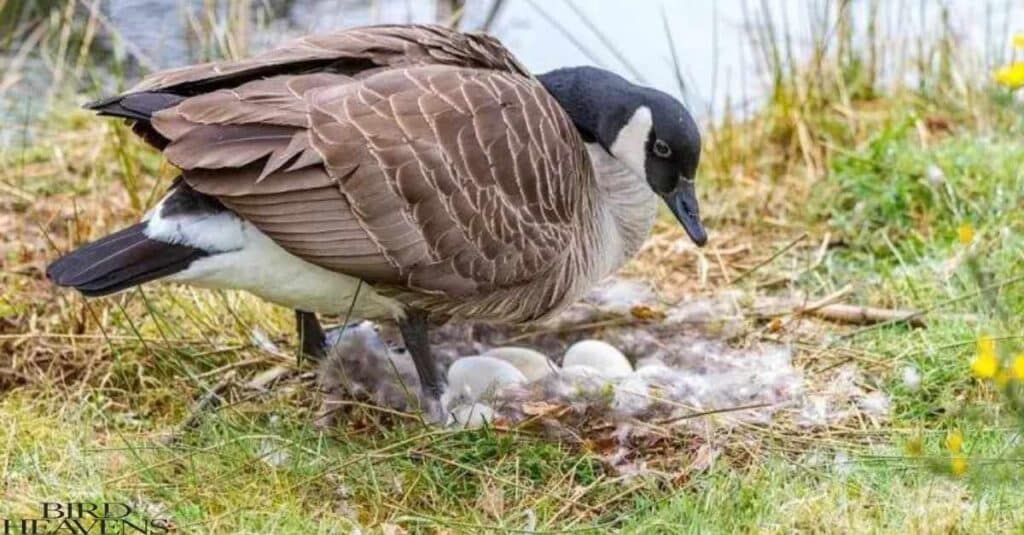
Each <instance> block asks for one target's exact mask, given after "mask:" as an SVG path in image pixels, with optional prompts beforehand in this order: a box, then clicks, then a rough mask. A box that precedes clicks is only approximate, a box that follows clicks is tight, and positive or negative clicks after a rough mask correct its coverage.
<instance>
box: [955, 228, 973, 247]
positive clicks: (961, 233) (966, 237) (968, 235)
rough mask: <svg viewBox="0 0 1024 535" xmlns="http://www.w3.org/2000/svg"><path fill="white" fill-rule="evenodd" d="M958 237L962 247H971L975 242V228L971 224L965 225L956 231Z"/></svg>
mask: <svg viewBox="0 0 1024 535" xmlns="http://www.w3.org/2000/svg"><path fill="white" fill-rule="evenodd" d="M956 235H957V238H959V239H960V245H970V244H971V242H972V241H974V227H973V226H971V224H970V223H964V224H962V225H960V227H959V228H957V229H956Z"/></svg>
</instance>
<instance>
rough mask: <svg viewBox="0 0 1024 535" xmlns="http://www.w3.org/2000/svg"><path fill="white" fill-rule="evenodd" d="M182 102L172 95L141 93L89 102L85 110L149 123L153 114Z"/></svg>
mask: <svg viewBox="0 0 1024 535" xmlns="http://www.w3.org/2000/svg"><path fill="white" fill-rule="evenodd" d="M183 100H185V97H183V96H180V95H175V94H173V93H161V92H159V91H143V92H141V93H128V94H127V95H118V96H116V97H110V98H105V99H102V100H97V101H94V102H90V103H88V104H86V105H85V108H86V109H90V110H95V111H97V112H99V114H100V115H109V116H111V117H124V118H125V119H133V120H136V121H149V120H150V119H151V118H152V117H153V114H154V113H156V112H158V111H160V110H165V109H167V108H170V107H173V106H177V105H178V104H179V103H180V102H181V101H183Z"/></svg>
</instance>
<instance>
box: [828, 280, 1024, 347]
mask: <svg viewBox="0 0 1024 535" xmlns="http://www.w3.org/2000/svg"><path fill="white" fill-rule="evenodd" d="M1021 281H1024V275H1018V276H1016V277H1013V278H1010V279H1007V280H1004V281H1002V282H996V283H993V284H989V285H988V286H985V287H983V288H981V289H979V290H976V291H973V292H969V293H966V294H963V295H959V296H957V297H954V298H952V299H947V300H945V301H940V302H938V303H935V304H934V305H932V306H929V307H927V308H923V309H921V310H918V311H917V312H915V313H913V314H912V315H910V316H905V317H902V318H893V319H890V320H887V321H883V322H882V323H876V324H875V325H871V326H868V327H864V328H862V329H857V330H856V331H853V332H850V333H846V334H844V335H842V336H840V337H838V338H836V340H837V341H838V340H845V339H848V338H853V337H854V336H858V335H860V334H863V333H866V332H869V331H872V330H874V329H878V328H881V327H888V326H889V325H893V324H895V323H901V322H904V321H910V320H913V319H915V318H918V317H921V316H924V315H925V314H927V313H929V312H932V311H934V310H938V309H940V308H942V307H945V306H948V305H952V304H954V303H959V302H960V301H966V300H968V299H970V298H972V297H977V296H979V295H981V294H983V293H985V292H988V291H991V290H996V289H999V288H1005V287H1006V286H1012V285H1014V284H1017V283H1019V282H1021Z"/></svg>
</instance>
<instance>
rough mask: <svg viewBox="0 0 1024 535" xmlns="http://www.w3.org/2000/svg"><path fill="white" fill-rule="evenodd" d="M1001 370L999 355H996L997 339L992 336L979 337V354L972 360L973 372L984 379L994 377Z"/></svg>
mask: <svg viewBox="0 0 1024 535" xmlns="http://www.w3.org/2000/svg"><path fill="white" fill-rule="evenodd" d="M998 371H999V356H998V355H996V341H995V339H993V338H992V337H990V336H983V337H981V338H979V339H978V354H977V356H975V357H974V360H973V361H972V362H971V373H973V374H974V375H975V377H980V378H982V379H992V378H993V377H995V376H996V373H997V372H998Z"/></svg>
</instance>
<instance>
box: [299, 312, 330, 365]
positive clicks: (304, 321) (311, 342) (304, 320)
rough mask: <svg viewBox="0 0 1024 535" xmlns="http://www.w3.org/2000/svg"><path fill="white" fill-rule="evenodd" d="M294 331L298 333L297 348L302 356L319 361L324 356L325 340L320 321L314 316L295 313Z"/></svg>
mask: <svg viewBox="0 0 1024 535" xmlns="http://www.w3.org/2000/svg"><path fill="white" fill-rule="evenodd" d="M295 330H296V331H297V332H298V333H299V347H300V348H301V351H302V354H303V355H306V356H307V357H309V358H311V359H313V360H320V359H322V358H324V355H325V354H326V353H325V351H324V346H325V345H326V341H327V339H326V338H325V337H324V329H323V327H321V326H320V320H318V319H316V314H314V313H312V312H304V311H302V310H296V311H295Z"/></svg>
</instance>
